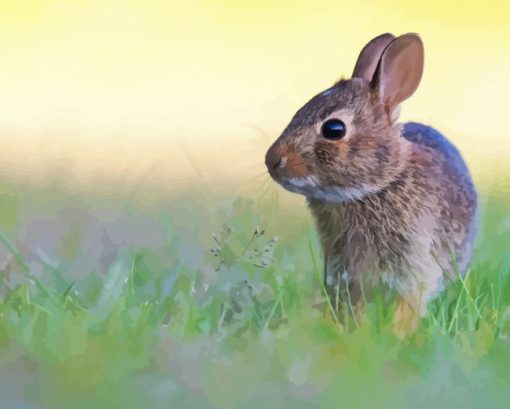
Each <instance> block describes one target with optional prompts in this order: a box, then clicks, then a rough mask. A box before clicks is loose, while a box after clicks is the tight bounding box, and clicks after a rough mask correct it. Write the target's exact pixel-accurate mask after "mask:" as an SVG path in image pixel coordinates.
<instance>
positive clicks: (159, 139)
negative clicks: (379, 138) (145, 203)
mask: <svg viewBox="0 0 510 409" xmlns="http://www.w3.org/2000/svg"><path fill="white" fill-rule="evenodd" d="M509 21H510V2H509V1H503V0H500V1H497V0H486V1H479V2H470V1H444V0H441V1H404V0H390V1H368V0H365V1H340V0H336V1H329V0H327V1H320V0H316V1H296V0H292V1H291V0H284V1H270V0H263V1H227V0H210V1H198V0H192V1H184V0H182V1H176V0H170V1H142V0H139V1H134V0H131V1H107V0H103V1H78V0H75V1H73V0H66V1H62V0H46V1H44V0H40V1H38V0H25V1H22V0H13V1H6V0H1V2H0V138H1V143H2V149H1V152H2V155H1V156H0V174H1V176H2V177H3V178H5V179H8V178H10V180H14V181H22V182H27V181H28V182H31V183H38V184H41V183H45V182H46V181H47V180H48V178H51V177H54V176H58V177H59V178H63V180H64V181H65V183H67V184H68V186H70V187H73V188H77V189H91V190H92V191H95V190H98V189H109V186H111V184H112V183H115V184H117V185H122V186H134V187H135V188H136V187H137V186H138V187H143V186H161V189H163V190H166V191H169V192H172V191H179V190H180V189H181V188H184V187H186V186H188V185H189V184H191V183H194V182H196V181H197V180H198V179H201V180H202V183H204V184H205V185H208V186H209V187H211V188H212V189H219V188H221V187H223V186H227V185H230V186H235V187H236V189H237V190H239V191H242V190H243V189H245V188H246V189H250V188H252V187H253V186H255V187H256V186H257V184H258V183H260V181H261V180H263V177H264V176H262V179H257V178H256V177H257V175H259V174H261V173H262V172H263V171H264V168H263V154H264V151H265V149H266V148H267V146H268V145H269V143H270V142H271V141H272V140H273V139H274V138H276V136H277V135H278V134H279V132H280V131H281V130H282V129H283V127H284V126H285V125H286V123H287V122H288V120H289V119H290V117H291V116H292V115H293V113H294V112H295V111H296V110H297V109H298V108H299V107H300V106H301V105H302V104H303V103H304V102H306V101H307V100H308V99H309V98H310V97H312V96H313V95H314V94H316V93H318V92H319V91H321V90H323V89H325V88H327V87H328V86H329V85H331V84H332V83H333V82H334V81H335V80H337V79H338V78H340V77H341V76H349V74H350V73H351V71H352V67H353V65H354V62H355V59H356V57H357V54H358V52H359V50H360V49H361V47H362V46H363V45H364V44H365V43H366V42H367V41H368V40H369V39H371V38H372V37H374V36H375V35H378V34H380V33H382V32H386V31H391V32H393V33H394V34H400V33H404V32H408V31H414V32H418V33H420V35H421V36H422V38H423V40H424V42H425V46H426V67H425V74H424V78H423V82H422V84H421V87H420V89H419V90H418V92H417V93H416V94H415V95H414V96H413V98H412V99H411V100H410V101H408V102H407V103H406V104H405V105H404V106H403V110H402V119H404V120H407V119H413V120H417V121H422V122H425V123H427V124H431V125H433V126H435V127H436V128H438V129H439V130H441V131H442V132H443V133H445V134H447V136H448V137H449V138H450V139H452V140H453V141H454V142H455V143H456V144H457V145H458V147H459V148H460V149H461V151H462V152H463V154H464V156H465V158H466V159H467V161H468V163H469V165H470V167H471V169H472V170H473V173H474V174H475V176H476V178H477V180H478V181H479V183H482V184H485V183H489V181H491V180H494V179H498V178H499V179H501V178H503V177H504V174H502V173H501V170H500V169H498V168H497V167H498V166H500V165H502V166H503V167H506V168H509V166H508V165H507V162H509V158H510V140H509V138H510V130H509V126H508V124H509V120H510V107H509V105H510V104H509V100H510V23H509Z"/></svg>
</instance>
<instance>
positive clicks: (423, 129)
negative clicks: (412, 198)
mask: <svg viewBox="0 0 510 409" xmlns="http://www.w3.org/2000/svg"><path fill="white" fill-rule="evenodd" d="M402 136H403V137H404V138H405V139H407V140H408V141H410V142H412V143H413V144H416V145H419V148H420V150H423V151H425V152H426V156H428V158H430V160H431V161H433V162H435V163H429V165H433V166H432V167H433V168H435V170H436V171H438V172H437V173H436V177H439V178H440V181H439V185H438V186H437V187H436V189H437V192H435V193H433V192H431V195H432V196H435V195H437V197H438V198H440V200H439V203H438V205H439V209H438V210H439V212H440V214H439V215H438V216H439V218H440V226H441V229H440V230H441V231H439V232H438V234H439V235H440V236H441V238H442V239H443V240H444V241H445V242H448V243H447V244H448V245H450V246H451V250H452V251H453V252H454V253H455V255H456V257H457V263H458V267H459V270H460V272H462V273H465V270H466V268H467V267H468V265H469V262H470V259H471V253H472V250H473V244H474V243H473V241H474V238H475V233H476V225H477V217H478V200H477V193H476V189H475V186H474V183H473V180H472V178H471V175H470V173H469V170H468V168H467V166H466V164H465V162H464V160H463V158H462V156H461V154H460V152H459V151H458V150H457V148H456V147H455V146H454V145H453V144H452V143H451V142H450V141H449V140H448V139H447V138H446V137H445V136H443V135H442V134H441V133H440V132H438V131H436V130H435V129H433V128H431V127H429V126H426V125H422V124H419V123H415V122H408V123H406V124H405V125H404V127H403V132H402Z"/></svg>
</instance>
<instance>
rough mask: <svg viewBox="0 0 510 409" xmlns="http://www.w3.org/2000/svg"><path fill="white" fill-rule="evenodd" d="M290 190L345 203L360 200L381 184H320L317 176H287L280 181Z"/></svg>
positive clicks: (377, 188) (315, 197)
mask: <svg viewBox="0 0 510 409" xmlns="http://www.w3.org/2000/svg"><path fill="white" fill-rule="evenodd" d="M278 182H279V183H280V184H281V185H282V186H283V187H284V188H285V189H287V190H288V191H290V192H294V193H299V194H302V195H304V196H306V197H309V198H314V199H318V200H323V201H325V202H329V203H344V202H348V201H354V200H360V199H362V198H363V197H365V196H366V195H368V194H370V193H375V192H377V191H379V190H381V188H380V187H379V186H374V185H367V184H360V185H358V186H351V187H346V186H326V187H324V186H320V185H319V181H318V180H317V178H316V177H315V176H306V177H301V178H285V179H282V180H279V181H278Z"/></svg>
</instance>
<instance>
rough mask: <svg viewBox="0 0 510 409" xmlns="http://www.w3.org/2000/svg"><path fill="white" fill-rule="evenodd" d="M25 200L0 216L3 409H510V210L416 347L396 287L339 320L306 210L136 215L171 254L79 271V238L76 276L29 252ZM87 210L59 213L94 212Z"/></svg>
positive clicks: (487, 206) (489, 217)
mask: <svg viewBox="0 0 510 409" xmlns="http://www.w3.org/2000/svg"><path fill="white" fill-rule="evenodd" d="M28 197H29V194H28V193H27V192H25V193H24V194H21V195H19V196H16V195H14V194H12V193H11V194H7V193H5V194H4V200H3V201H2V202H3V207H4V209H3V210H4V211H3V216H1V217H0V226H2V228H3V233H2V236H1V237H0V240H1V242H2V243H3V246H4V247H5V248H6V249H7V250H6V251H8V252H10V253H11V254H12V255H13V257H12V258H11V262H10V265H9V267H8V269H7V267H5V268H4V273H3V275H2V277H3V279H2V284H1V289H0V294H1V298H0V384H2V385H3V386H2V388H0V390H1V391H2V396H1V397H0V402H1V400H2V399H3V400H4V403H3V404H0V407H6V408H41V407H43V408H71V407H72V408H241V407H242V408H244V407H247V408H311V407H321V408H340V407H351V408H352V407H354V408H358V407H359V408H366V407H376V408H379V407H391V408H406V407H412V408H422V407H423V408H429V407H435V408H442V407H445V408H457V407H458V408H461V407H462V408H480V407H483V408H506V407H508V390H509V389H508V387H509V383H510V343H509V336H510V281H509V276H510V275H509V274H510V251H509V243H510V224H509V220H510V219H509V216H510V211H509V210H510V208H509V207H508V205H507V200H506V199H508V197H507V198H505V197H496V196H490V197H491V200H488V199H486V200H485V201H484V211H483V215H482V229H481V232H480V236H479V245H478V249H477V253H476V257H475V261H474V264H473V266H472V269H471V270H470V272H469V275H468V276H467V278H466V279H465V280H463V279H461V278H459V279H458V280H457V281H456V282H454V283H452V284H451V285H450V286H449V287H448V288H447V289H445V291H443V292H442V293H441V294H440V295H439V297H438V298H437V299H436V300H435V301H434V302H432V303H431V305H430V308H429V312H428V314H427V315H426V316H425V317H424V318H423V319H422V320H421V323H420V327H419V329H418V330H417V331H416V333H414V334H413V335H412V336H410V337H408V338H406V339H403V340H400V339H398V338H396V337H395V336H394V334H393V331H392V315H393V311H394V304H393V301H392V297H391V296H388V292H387V290H385V289H384V288H381V289H380V291H379V292H378V294H377V296H376V297H375V299H374V300H371V301H369V302H368V303H367V305H366V308H365V310H364V311H363V313H358V314H357V315H355V316H353V315H352V314H349V313H345V314H343V315H342V316H340V317H338V316H336V314H335V312H334V309H333V308H331V306H330V305H329V304H328V301H327V299H326V298H325V297H324V292H323V288H322V259H321V255H320V248H319V245H318V241H317V236H316V234H315V232H314V229H313V226H312V223H311V220H310V217H309V216H308V214H307V212H306V209H304V205H303V206H302V208H301V207H298V208H292V207H285V206H283V205H277V204H276V203H275V202H274V201H269V200H266V201H255V200H249V199H235V200H233V199H232V200H230V199H228V198H226V199H222V200H220V199H218V198H215V199H214V200H208V201H204V200H203V198H202V197H195V198H193V196H188V197H181V198H174V199H173V200H171V201H168V202H167V203H165V207H164V208H163V207H161V208H157V209H156V208H145V209H142V210H134V209H133V208H126V209H124V210H125V212H126V215H127V216H126V217H133V218H136V217H139V215H140V214H145V215H146V216H147V217H149V218H151V219H152V220H153V221H156V222H157V223H158V224H159V225H160V226H162V228H163V230H164V231H165V243H164V245H162V246H160V247H158V248H151V247H150V246H148V247H147V246H146V247H143V246H142V247H137V246H123V247H122V249H121V251H120V252H119V253H118V254H117V255H116V257H115V258H114V259H112V260H111V262H110V263H109V265H108V268H107V269H106V272H102V271H100V269H98V268H94V267H93V265H91V267H90V269H89V270H88V271H87V272H86V274H83V273H80V274H77V273H76V272H75V271H73V270H72V269H69V266H72V265H73V263H72V261H73V260H72V259H73V258H76V257H78V256H79V255H80V252H81V251H86V249H81V247H80V244H79V242H80V240H79V239H73V240H75V241H76V240H77V242H78V244H76V245H71V244H69V243H71V242H72V240H71V239H70V238H67V239H66V240H67V242H66V243H64V244H65V246H63V248H64V250H62V251H61V253H59V254H62V260H63V261H62V260H53V259H51V258H48V259H46V260H44V257H43V260H42V261H41V260H40V262H39V263H38V264H35V263H33V262H32V261H31V259H30V257H29V256H27V255H25V254H24V252H23V251H22V249H21V248H20V249H19V250H18V249H17V244H14V243H15V242H17V240H16V237H17V236H18V235H19V234H20V232H21V231H22V227H21V226H22V225H23V224H25V223H27V220H29V219H30V217H33V218H37V217H39V216H40V213H37V212H35V211H34V212H31V211H28V210H26V208H27V206H25V207H23V206H24V203H25V202H26V201H29V199H28ZM487 197H489V196H487ZM30 200H33V199H30ZM66 200H68V201H67V202H66ZM73 200H74V201H75V202H74V203H72V202H73ZM80 200H81V199H76V198H74V199H71V198H64V199H63V200H62V203H65V205H62V206H64V207H65V206H71V207H72V206H74V207H76V206H81V207H87V206H89V205H88V204H84V203H83V202H81V201H80ZM45 203H46V204H48V202H45ZM56 203H57V201H56V200H54V202H52V204H51V206H54V207H51V206H50V209H57V208H58V205H57V204H56ZM90 206H91V207H92V205H90ZM29 207H30V206H29ZM24 208H25V210H23V209H24ZM48 212H49V213H50V214H52V212H54V214H57V210H48ZM137 212H139V213H137ZM144 212H145V213H144ZM31 213H34V214H35V215H32V214H31ZM77 234H78V236H79V233H77ZM135 234H136V232H135ZM140 234H142V233H140ZM144 234H147V233H144ZM56 245H59V246H61V245H62V243H56ZM66 246H67V247H66ZM61 247H62V246H61ZM66 260H67V261H66ZM390 295H391V294H390ZM344 311H345V309H344Z"/></svg>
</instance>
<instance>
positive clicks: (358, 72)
mask: <svg viewBox="0 0 510 409" xmlns="http://www.w3.org/2000/svg"><path fill="white" fill-rule="evenodd" d="M423 60H424V51H423V43H422V41H421V39H420V38H419V36H418V35H416V34H404V35H402V36H400V37H397V38H395V37H394V36H393V35H391V34H383V35H381V36H379V37H376V38H374V39H373V40H372V41H370V42H369V43H368V44H367V45H366V46H365V47H364V48H363V50H362V51H361V53H360V55H359V57H358V61H357V62H356V66H355V68H354V72H353V74H352V78H351V79H350V80H341V81H339V82H338V83H336V84H335V85H334V86H332V87H331V88H329V89H328V90H326V91H325V92H322V93H321V94H319V95H317V96H315V97H314V98H312V99H311V100H310V101H309V102H308V103H307V104H305V105H304V106H303V107H302V108H301V109H300V110H299V111H298V112H297V113H296V115H295V116H294V117H293V118H292V120H291V122H290V124H289V125H288V126H287V127H286V128H285V130H284V131H283V133H282V135H281V136H280V137H279V138H278V139H277V141H276V142H275V143H274V144H273V145H272V146H271V148H270V149H269V150H268V152H267V154H266V166H267V168H268V170H269V173H270V174H271V176H272V177H273V179H274V180H276V181H277V182H278V183H280V184H281V185H282V186H283V187H284V188H286V189H287V190H290V191H291V192H297V193H301V194H303V195H305V196H306V197H307V200H308V204H309V207H310V209H311V211H312V213H313V216H314V218H315V220H316V225H317V228H318V230H319V234H320V238H321V243H322V247H323V251H324V255H325V286H326V288H327V289H328V292H330V294H331V293H332V291H333V289H336V288H338V286H339V284H340V283H341V282H345V283H348V287H346V289H348V290H349V293H348V295H349V296H350V299H351V302H352V303H356V301H357V300H358V299H359V297H360V294H361V291H362V290H363V289H365V286H368V287H370V285H373V284H375V283H377V282H378V281H383V282H385V283H387V284H388V285H389V286H391V287H392V288H394V289H396V290H397V292H398V294H399V300H398V307H397V308H398V309H397V314H396V320H397V323H398V324H401V325H402V326H403V327H414V326H416V324H417V322H418V321H417V319H418V317H419V315H421V314H423V313H424V312H425V310H426V305H427V302H428V301H429V300H430V299H431V297H432V296H433V295H434V293H436V292H437V291H438V290H439V289H440V288H441V286H442V284H443V283H444V282H445V279H448V278H452V277H454V276H455V273H456V271H460V272H461V273H465V271H466V270H467V268H468V265H469V262H470V258H471V253H472V250H473V241H474V236H475V230H476V224H477V193H476V190H475V187H474V185H473V182H472V179H471V176H470V174H469V171H468V169H467V167H466V165H465V163H464V161H463V159H462V157H461V155H460V153H459V152H458V151H457V149H456V148H455V147H454V146H453V145H452V144H451V143H450V142H449V141H448V140H447V139H446V138H445V137H444V136H442V135H441V134H440V133H439V132H437V131H436V130H434V129H432V128H430V127H428V126H425V125H421V124H417V123H406V124H403V125H402V124H399V123H397V119H398V115H399V104H400V103H401V102H402V101H404V100H406V99H407V98H409V97H410V96H411V95H412V94H413V93H414V92H415V90H416V89H417V87H418V84H419V82H420V79H421V77H422V73H423ZM361 285H363V289H362V288H361Z"/></svg>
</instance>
